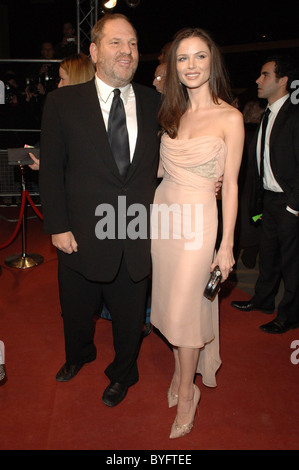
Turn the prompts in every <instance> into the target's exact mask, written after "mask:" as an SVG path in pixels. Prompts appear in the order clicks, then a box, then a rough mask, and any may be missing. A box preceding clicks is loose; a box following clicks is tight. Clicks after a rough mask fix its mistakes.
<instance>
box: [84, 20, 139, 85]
mask: <svg viewBox="0 0 299 470" xmlns="http://www.w3.org/2000/svg"><path fill="white" fill-rule="evenodd" d="M90 55H91V58H92V60H93V62H94V63H95V64H96V69H97V74H98V76H99V78H100V79H101V80H103V82H105V83H106V84H107V85H110V86H112V87H114V88H118V87H123V86H125V85H127V84H128V83H130V82H131V80H132V78H133V76H134V74H135V72H136V69H137V66H138V47H137V38H136V34H135V31H134V29H133V28H132V26H131V25H130V23H128V22H127V21H126V20H123V19H120V18H118V19H115V20H109V21H108V22H107V23H106V24H105V26H104V31H103V36H102V38H101V40H100V42H99V43H98V44H95V43H92V44H91V45H90Z"/></svg>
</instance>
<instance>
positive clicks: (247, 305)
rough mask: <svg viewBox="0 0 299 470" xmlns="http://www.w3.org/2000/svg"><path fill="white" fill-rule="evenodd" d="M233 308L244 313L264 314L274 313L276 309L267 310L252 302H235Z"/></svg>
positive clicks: (232, 303) (232, 304)
mask: <svg viewBox="0 0 299 470" xmlns="http://www.w3.org/2000/svg"><path fill="white" fill-rule="evenodd" d="M231 306H232V307H234V308H237V309H238V310H241V311H242V312H251V311H252V310H261V311H262V312H263V313H269V314H270V313H273V312H274V309H267V308H264V307H262V306H259V305H256V304H255V303H254V302H252V300H245V301H244V300H233V301H232V302H231Z"/></svg>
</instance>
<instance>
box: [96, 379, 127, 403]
mask: <svg viewBox="0 0 299 470" xmlns="http://www.w3.org/2000/svg"><path fill="white" fill-rule="evenodd" d="M127 392H128V387H127V386H126V385H124V384H120V383H118V382H110V384H109V385H108V387H107V388H106V389H105V391H104V393H103V396H102V402H103V403H105V405H107V406H111V407H112V406H116V405H118V404H119V403H120V402H121V401H122V400H123V399H124V398H125V396H126V394H127Z"/></svg>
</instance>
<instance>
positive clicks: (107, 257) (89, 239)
mask: <svg viewBox="0 0 299 470" xmlns="http://www.w3.org/2000/svg"><path fill="white" fill-rule="evenodd" d="M133 87H134V92H135V96H136V108H137V124H138V137H137V142H136V149H135V153H134V157H133V161H132V164H131V165H130V168H129V171H128V174H127V177H126V179H125V180H124V181H123V180H122V178H121V177H120V175H119V173H118V169H117V166H116V163H115V161H114V157H113V155H112V152H111V149H110V146H109V142H108V137H107V132H106V129H105V124H104V120H103V117H102V113H101V109H100V104H99V100H98V96H97V91H96V87H95V82H94V80H91V81H90V82H87V83H85V84H81V85H75V86H68V87H63V88H60V89H58V90H55V91H54V92H52V93H50V94H49V95H48V97H47V101H46V105H45V109H44V114H43V121H42V133H41V168H40V193H41V201H42V208H43V217H44V230H45V232H46V233H50V234H56V233H62V232H67V231H71V232H73V234H74V236H75V239H76V241H77V243H78V252H77V253H72V254H71V255H68V254H65V253H63V252H61V251H59V250H58V255H59V258H60V260H61V261H62V262H63V263H65V264H66V265H67V266H69V267H71V268H73V269H75V270H77V271H79V272H80V273H82V274H83V275H84V276H85V277H86V278H88V279H90V280H95V281H102V282H108V281H111V280H112V279H113V278H114V277H115V275H116V273H117V269H118V267H119V265H120V260H121V258H122V256H123V255H124V257H125V260H126V263H127V267H128V269H129V272H130V275H131V277H132V279H133V280H135V281H137V280H140V279H143V278H144V277H146V276H147V275H148V274H149V273H150V268H151V259H150V238H149V236H147V237H145V239H144V238H137V239H135V240H134V239H131V238H129V237H125V238H124V239H123V238H119V237H118V233H117V232H118V222H117V221H118V220H121V221H123V220H124V219H125V213H123V212H125V211H122V213H118V204H119V201H120V199H119V196H125V197H126V198H125V199H124V198H122V199H121V201H122V202H121V203H122V204H124V202H125V204H126V208H127V209H128V207H129V206H132V204H135V203H138V204H142V206H143V207H144V208H145V209H146V213H147V232H148V233H149V212H150V204H151V203H152V201H153V196H154V192H155V188H156V185H157V178H156V175H157V167H158V154H159V138H158V123H157V111H158V106H159V101H160V96H159V94H158V93H156V92H155V91H154V90H151V89H150V88H147V87H144V86H142V85H139V84H133ZM101 204H108V205H109V207H111V208H114V210H115V214H116V226H115V231H116V233H115V238H114V239H111V238H109V239H108V238H106V239H102V240H101V239H99V238H98V237H97V236H96V224H97V223H98V222H99V220H100V219H101V217H100V216H97V215H96V208H97V207H98V206H99V205H101ZM101 207H103V206H101ZM136 215H138V213H137V214H136ZM133 219H134V217H133ZM130 220H131V221H132V217H131V219H130V218H127V219H126V226H127V225H128V224H129V223H130ZM122 227H123V225H122ZM110 228H111V227H110ZM122 232H123V230H122Z"/></svg>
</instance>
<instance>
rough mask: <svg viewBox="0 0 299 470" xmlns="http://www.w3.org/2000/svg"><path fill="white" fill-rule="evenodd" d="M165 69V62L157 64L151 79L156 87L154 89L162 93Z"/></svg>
mask: <svg viewBox="0 0 299 470" xmlns="http://www.w3.org/2000/svg"><path fill="white" fill-rule="evenodd" d="M166 70H167V64H166V63H165V62H164V63H163V64H160V65H158V67H157V68H156V71H155V78H154V81H153V85H154V86H155V87H156V90H157V91H158V92H159V93H163V90H164V83H165V78H166Z"/></svg>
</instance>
